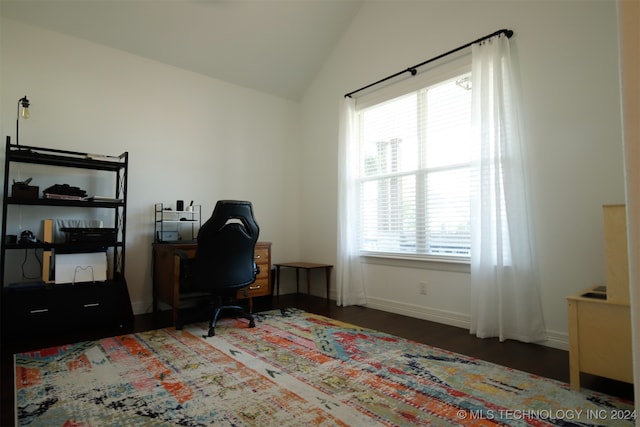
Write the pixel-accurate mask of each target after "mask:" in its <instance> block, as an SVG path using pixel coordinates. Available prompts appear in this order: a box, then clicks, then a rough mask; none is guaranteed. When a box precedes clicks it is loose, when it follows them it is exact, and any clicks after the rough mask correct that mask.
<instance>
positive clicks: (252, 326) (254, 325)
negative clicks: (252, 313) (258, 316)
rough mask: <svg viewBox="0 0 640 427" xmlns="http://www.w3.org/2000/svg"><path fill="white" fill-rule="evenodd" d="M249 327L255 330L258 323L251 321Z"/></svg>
mask: <svg viewBox="0 0 640 427" xmlns="http://www.w3.org/2000/svg"><path fill="white" fill-rule="evenodd" d="M249 327H250V328H255V327H256V322H255V321H254V320H249Z"/></svg>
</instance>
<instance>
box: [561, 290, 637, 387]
mask: <svg viewBox="0 0 640 427" xmlns="http://www.w3.org/2000/svg"><path fill="white" fill-rule="evenodd" d="M603 295H604V294H601V293H600V292H598V291H596V290H594V289H587V290H585V291H583V292H580V293H579V294H577V295H572V296H570V297H568V298H567V302H568V309H569V374H570V382H571V388H572V389H573V390H580V372H586V373H588V374H592V375H598V376H601V377H607V378H613V379H614V380H618V381H624V382H628V383H633V367H632V366H633V365H632V360H631V358H632V352H631V313H630V308H629V304H628V303H620V302H612V301H607V300H606V299H602V296H603ZM598 296H599V297H600V298H598ZM605 298H606V296H605Z"/></svg>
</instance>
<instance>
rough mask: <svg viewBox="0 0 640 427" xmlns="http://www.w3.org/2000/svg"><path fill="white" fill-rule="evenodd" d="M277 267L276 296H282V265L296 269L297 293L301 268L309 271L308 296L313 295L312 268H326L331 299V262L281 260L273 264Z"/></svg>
mask: <svg viewBox="0 0 640 427" xmlns="http://www.w3.org/2000/svg"><path fill="white" fill-rule="evenodd" d="M273 265H274V266H275V267H276V296H277V297H278V298H280V267H287V268H295V269H296V293H297V292H298V291H299V289H300V274H299V273H300V269H303V270H306V271H307V296H311V270H314V269H316V268H324V271H325V275H326V277H327V301H328V300H329V289H330V288H331V269H332V268H333V265H331V264H316V263H313V262H281V263H277V264H273Z"/></svg>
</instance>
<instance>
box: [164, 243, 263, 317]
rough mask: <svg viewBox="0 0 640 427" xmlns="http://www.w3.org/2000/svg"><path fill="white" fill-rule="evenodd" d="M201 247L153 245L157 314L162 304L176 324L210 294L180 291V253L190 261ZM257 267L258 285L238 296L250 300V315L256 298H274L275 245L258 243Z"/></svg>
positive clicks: (249, 287)
mask: <svg viewBox="0 0 640 427" xmlns="http://www.w3.org/2000/svg"><path fill="white" fill-rule="evenodd" d="M196 248H197V243H154V245H153V311H154V312H156V311H157V310H158V308H159V307H158V305H159V303H160V302H162V303H165V304H168V305H169V306H170V307H171V310H172V311H173V322H174V324H177V323H178V322H179V314H180V313H179V312H180V308H181V307H183V306H184V305H185V304H188V302H189V301H190V300H193V299H201V298H203V297H206V296H207V295H208V294H206V293H203V292H184V290H182V291H181V290H180V258H179V257H178V256H176V251H182V252H184V253H186V254H187V255H188V256H189V257H193V256H195V253H196ZM255 257H256V264H257V265H258V267H259V268H260V272H259V273H258V276H257V277H256V281H255V282H254V283H252V284H251V285H249V286H248V287H246V288H244V289H241V290H239V291H238V293H237V298H238V299H246V298H248V299H249V311H253V298H256V297H261V296H267V295H271V288H272V286H273V285H272V283H271V274H270V272H271V243H269V242H258V243H256V249H255Z"/></svg>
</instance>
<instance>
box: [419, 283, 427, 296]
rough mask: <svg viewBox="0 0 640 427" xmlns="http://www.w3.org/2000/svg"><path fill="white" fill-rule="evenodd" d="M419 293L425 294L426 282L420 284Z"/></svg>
mask: <svg viewBox="0 0 640 427" xmlns="http://www.w3.org/2000/svg"><path fill="white" fill-rule="evenodd" d="M419 292H420V295H426V294H427V282H420V288H419Z"/></svg>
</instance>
